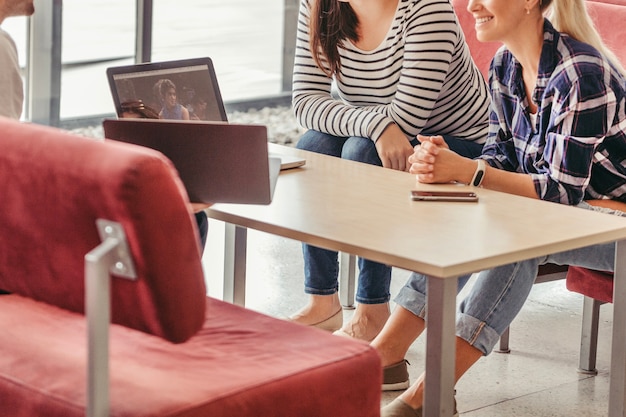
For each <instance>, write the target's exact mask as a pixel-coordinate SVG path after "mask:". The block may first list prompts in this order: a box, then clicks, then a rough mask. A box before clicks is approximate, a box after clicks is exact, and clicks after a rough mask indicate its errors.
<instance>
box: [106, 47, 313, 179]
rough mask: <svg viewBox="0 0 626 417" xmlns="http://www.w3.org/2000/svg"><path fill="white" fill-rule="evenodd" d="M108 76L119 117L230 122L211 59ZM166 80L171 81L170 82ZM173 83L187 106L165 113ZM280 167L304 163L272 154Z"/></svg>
mask: <svg viewBox="0 0 626 417" xmlns="http://www.w3.org/2000/svg"><path fill="white" fill-rule="evenodd" d="M106 72H107V79H108V82H109V87H110V89H111V95H112V97H113V102H114V104H115V111H116V113H117V116H118V117H120V118H126V117H133V116H134V117H147V118H165V119H175V118H178V116H181V117H183V115H184V114H187V115H188V117H189V119H190V120H205V121H221V122H228V118H227V115H226V110H225V107H224V101H223V100H222V95H221V93H220V89H219V85H218V82H217V76H216V74H215V69H214V67H213V61H212V60H211V58H208V57H203V58H192V59H183V60H176V61H164V62H151V63H145V64H134V65H127V66H118V67H110V68H107V71H106ZM163 80H169V81H170V82H171V84H170V83H167V82H165V81H163ZM172 85H173V86H174V88H175V94H176V100H177V101H178V104H180V105H181V106H183V107H184V109H182V108H180V107H177V110H173V111H170V112H166V111H165V110H164V105H163V101H164V97H163V95H162V94H161V91H162V89H165V88H167V87H168V86H169V87H171V86H172ZM270 156H272V157H276V158H280V159H281V169H290V168H296V167H299V166H302V165H304V164H305V162H306V161H305V159H304V158H300V157H296V156H284V155H280V156H279V155H273V154H270Z"/></svg>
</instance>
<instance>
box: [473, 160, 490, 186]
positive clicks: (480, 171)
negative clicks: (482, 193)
mask: <svg viewBox="0 0 626 417" xmlns="http://www.w3.org/2000/svg"><path fill="white" fill-rule="evenodd" d="M476 161H477V162H478V166H477V167H476V171H475V172H474V176H473V177H472V181H470V185H472V186H474V187H480V184H482V182H483V178H485V169H486V167H485V161H484V160H482V159H477V160H476Z"/></svg>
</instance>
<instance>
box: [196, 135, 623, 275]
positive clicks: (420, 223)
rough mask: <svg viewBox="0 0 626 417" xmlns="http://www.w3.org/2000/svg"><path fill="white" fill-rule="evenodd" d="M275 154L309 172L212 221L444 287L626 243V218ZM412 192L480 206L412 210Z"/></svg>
mask: <svg viewBox="0 0 626 417" xmlns="http://www.w3.org/2000/svg"><path fill="white" fill-rule="evenodd" d="M270 149H271V151H272V152H278V153H284V154H292V155H300V156H303V157H304V158H306V160H307V162H306V165H304V166H303V167H301V168H295V169H291V170H286V171H283V172H282V173H281V175H280V177H279V179H278V184H277V185H276V190H275V193H274V198H273V201H272V203H271V204H270V205H267V206H261V205H237V204H215V205H214V206H212V207H211V208H209V209H208V210H207V212H208V214H209V216H210V217H212V218H214V219H217V220H221V221H224V222H227V223H232V224H236V225H238V226H243V227H248V228H252V229H256V230H260V231H263V232H267V233H272V234H276V235H280V236H283V237H287V238H291V239H295V240H299V241H302V242H306V243H309V244H313V245H316V246H320V247H325V248H328V249H333V250H337V251H342V252H347V253H352V254H355V255H358V256H363V257H366V258H368V259H371V260H374V261H378V262H382V263H387V264H389V265H392V266H396V267H399V268H403V269H406V270H410V271H417V272H421V273H423V274H427V275H430V276H433V277H439V278H447V277H452V276H458V275H462V274H466V273H472V272H477V271H480V270H483V269H489V268H492V267H495V266H499V265H503V264H507V263H510V262H515V261H519V260H523V259H529V258H533V257H537V256H541V255H547V254H550V253H555V252H560V251H564V250H569V249H574V248H578V247H583V246H588V245H592V244H597V243H606V242H611V241H616V240H621V239H626V218H620V217H617V216H611V215H607V214H602V213H596V212H591V211H588V210H583V209H580V208H576V207H569V206H565V205H562V204H556V203H550V202H545V201H541V200H535V199H530V198H525V197H519V196H515V195H511V194H506V193H501V192H496V191H491V190H486V189H482V188H473V187H468V186H464V185H456V184H442V185H430V184H421V183H419V182H417V180H416V179H415V176H414V175H412V174H409V173H406V172H398V171H393V170H391V169H384V168H380V167H376V166H371V165H367V164H363V163H358V162H353V161H346V160H342V159H340V158H335V157H329V156H326V155H320V154H315V153H311V152H306V151H301V150H297V149H293V148H288V147H284V146H280V145H271V146H270ZM412 189H422V190H449V189H455V190H462V189H465V190H469V189H471V191H475V192H476V193H477V194H478V197H479V201H478V202H475V203H471V202H430V201H428V202H425V201H412V200H411V199H410V198H409V193H410V191H411V190H412Z"/></svg>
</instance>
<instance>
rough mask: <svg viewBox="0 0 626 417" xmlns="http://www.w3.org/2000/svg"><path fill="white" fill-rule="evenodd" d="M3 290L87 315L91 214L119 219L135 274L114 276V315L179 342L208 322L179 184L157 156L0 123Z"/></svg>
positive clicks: (93, 242)
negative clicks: (86, 267) (133, 277)
mask: <svg viewBox="0 0 626 417" xmlns="http://www.w3.org/2000/svg"><path fill="white" fill-rule="evenodd" d="M0 132H1V133H0V148H1V149H2V152H0V196H2V215H1V216H0V288H1V289H3V290H8V291H10V292H12V293H17V294H22V295H25V296H28V297H31V298H34V299H36V300H40V301H44V302H46V303H50V304H53V305H57V306H59V307H62V308H65V309H68V310H71V311H75V312H83V311H84V301H83V300H84V278H83V272H84V256H85V254H86V253H88V252H89V251H90V250H92V249H93V248H94V247H96V246H97V245H98V244H99V243H100V238H99V235H98V231H97V229H96V219H99V218H103V219H107V220H112V221H116V222H120V223H121V224H122V225H123V226H124V228H125V232H126V234H127V237H128V241H129V245H130V251H131V253H132V255H133V258H134V260H135V267H136V269H137V272H138V274H139V276H140V279H139V280H138V281H128V280H125V279H120V278H115V279H113V281H112V294H113V296H112V321H113V322H114V323H121V324H124V325H126V326H129V327H132V328H134V329H138V330H141V331H144V332H148V333H153V334H155V335H158V336H161V337H164V338H166V339H168V340H171V341H175V342H182V341H184V340H186V339H188V338H189V337H190V336H191V335H193V334H194V333H195V332H196V331H197V330H198V329H199V328H200V327H201V326H202V323H203V321H204V308H205V294H206V289H205V286H204V277H203V272H202V265H201V262H200V249H199V244H198V237H197V230H196V226H195V222H194V219H193V217H192V213H191V210H190V208H187V206H188V204H189V203H188V201H187V197H186V193H185V190H184V188H183V186H182V183H180V180H179V179H178V177H177V175H175V171H174V168H173V166H172V165H171V163H170V162H169V161H168V160H166V159H165V157H163V156H162V155H161V154H159V153H157V152H155V151H151V150H148V149H146V148H141V147H137V146H132V145H126V144H121V143H108V142H107V143H104V142H102V141H96V140H90V139H85V138H80V137H78V136H75V135H72V134H70V133H67V132H65V131H62V130H60V129H53V128H49V127H44V126H38V125H34V124H32V125H29V124H23V123H18V122H15V121H12V120H9V119H6V118H1V119H0Z"/></svg>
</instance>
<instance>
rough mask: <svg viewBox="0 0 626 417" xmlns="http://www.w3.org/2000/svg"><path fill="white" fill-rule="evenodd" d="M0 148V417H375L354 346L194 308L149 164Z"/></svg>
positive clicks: (372, 374)
mask: <svg viewBox="0 0 626 417" xmlns="http://www.w3.org/2000/svg"><path fill="white" fill-rule="evenodd" d="M0 132H1V133H0V147H1V148H2V152H1V153H0V196H2V197H1V206H2V215H1V216H0V288H1V289H3V290H5V291H8V292H9V293H10V294H7V295H0V328H2V336H1V337H0V351H1V352H2V354H1V355H0V404H1V406H0V416H10V417H20V416H47V417H56V416H58V417H61V416H62V417H71V416H83V415H90V416H107V415H111V416H120V417H121V416H177V417H183V416H209V415H210V416H213V417H219V416H223V417H227V416H228V417H230V416H285V417H287V416H289V417H293V416H299V417H302V416H310V417H313V416H331V415H341V416H371V417H376V416H378V415H379V409H380V384H381V376H382V375H381V367H380V361H379V359H378V355H377V354H376V352H375V351H374V350H373V349H372V348H370V347H369V346H368V345H367V344H364V343H359V342H357V341H353V340H350V339H345V338H338V337H336V336H332V335H329V334H327V333H326V332H323V331H319V330H316V329H312V328H308V327H304V326H299V325H296V324H293V323H289V322H287V321H282V320H278V319H274V318H271V317H268V316H265V315H262V314H259V313H256V312H253V311H249V310H245V309H243V308H241V307H238V306H235V305H231V304H227V303H224V302H221V301H218V300H215V299H211V298H207V297H206V295H205V294H206V289H205V285H204V277H203V272H202V266H201V262H200V250H199V245H198V236H197V230H196V226H195V223H194V221H193V217H192V213H191V211H190V209H189V202H188V201H187V196H186V194H185V191H184V188H183V187H182V185H181V183H180V180H179V179H178V176H177V174H176V172H175V170H174V168H173V167H172V165H171V163H170V162H169V161H168V160H166V159H165V158H164V157H163V156H162V155H161V154H159V153H157V152H155V151H152V150H148V149H145V148H140V147H135V146H132V145H127V144H121V143H112V142H100V141H95V140H90V139H85V138H80V137H76V136H74V135H71V134H69V133H67V132H63V131H61V130H57V129H53V128H48V127H43V126H37V125H29V124H20V123H18V122H14V121H10V120H8V119H3V118H0ZM101 242H102V243H101ZM85 293H86V294H85ZM109 307H110V309H109ZM85 311H86V315H87V319H86V318H85V316H84V312H85ZM109 317H110V321H111V322H112V324H110V323H109Z"/></svg>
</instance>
